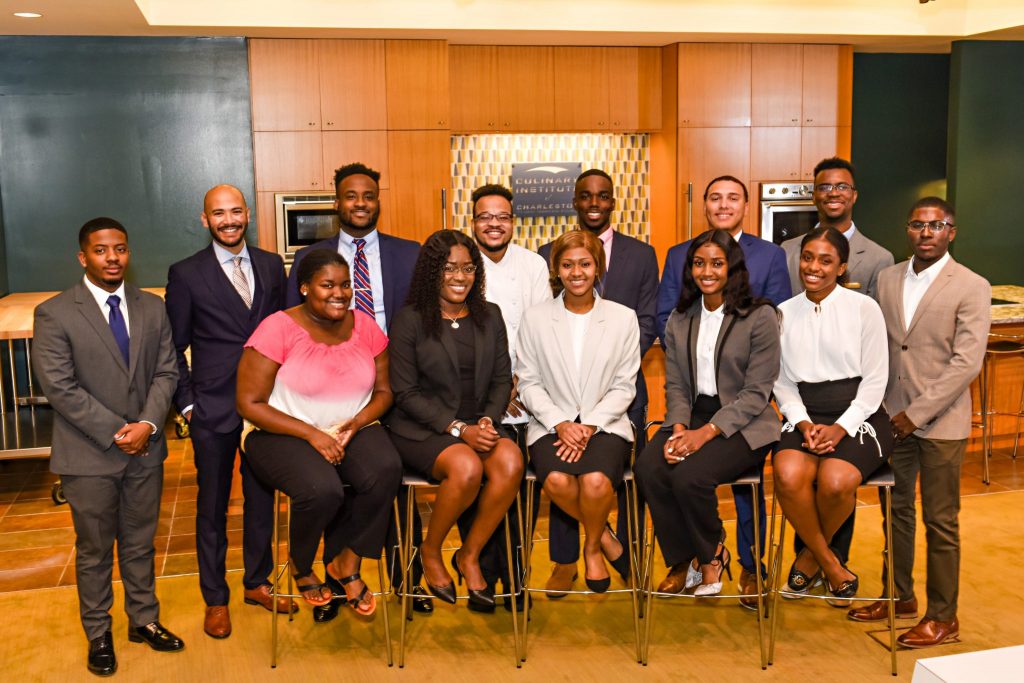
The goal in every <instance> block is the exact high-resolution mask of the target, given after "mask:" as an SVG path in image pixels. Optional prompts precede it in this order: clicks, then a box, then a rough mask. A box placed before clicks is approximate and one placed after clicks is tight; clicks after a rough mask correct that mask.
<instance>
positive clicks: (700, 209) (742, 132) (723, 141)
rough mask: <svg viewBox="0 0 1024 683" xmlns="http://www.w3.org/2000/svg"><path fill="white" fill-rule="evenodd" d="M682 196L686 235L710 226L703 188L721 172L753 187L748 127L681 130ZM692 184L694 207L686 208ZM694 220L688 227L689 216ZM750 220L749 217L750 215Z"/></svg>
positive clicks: (697, 232)
mask: <svg viewBox="0 0 1024 683" xmlns="http://www.w3.org/2000/svg"><path fill="white" fill-rule="evenodd" d="M678 168H679V175H678V179H679V186H680V187H679V196H680V198H681V200H682V206H681V213H680V216H681V217H682V220H681V222H682V227H683V230H682V232H683V237H684V238H687V239H688V238H689V237H693V236H695V235H699V234H700V233H701V232H703V231H704V230H706V229H707V221H706V220H705V219H704V188H705V187H706V186H707V184H708V182H710V181H711V179H712V178H715V177H717V176H720V175H731V176H736V177H737V178H739V179H740V180H742V181H743V182H744V183H746V184H747V186H748V187H749V186H750V129H749V128H740V127H736V128H686V129H682V130H680V131H679V165H678ZM688 183H692V185H693V194H692V197H691V198H690V203H691V207H689V208H688V207H687V196H686V192H687V184H688ZM691 211H692V216H693V222H692V224H690V225H689V230H687V222H688V220H689V219H688V215H690V213H691ZM747 220H748V221H749V220H750V218H749V217H748V219H747Z"/></svg>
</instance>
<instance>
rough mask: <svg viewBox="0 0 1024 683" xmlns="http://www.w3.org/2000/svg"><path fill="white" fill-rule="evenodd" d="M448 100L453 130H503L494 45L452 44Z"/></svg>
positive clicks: (500, 93)
mask: <svg viewBox="0 0 1024 683" xmlns="http://www.w3.org/2000/svg"><path fill="white" fill-rule="evenodd" d="M448 73H449V93H450V94H449V99H450V107H451V118H452V130H453V131H459V132H476V131H487V132H494V131H496V130H498V129H499V128H500V121H499V120H498V117H499V115H500V114H501V111H500V110H501V105H500V104H499V100H500V99H501V97H502V92H503V90H504V82H503V81H502V80H500V79H499V73H500V69H499V68H498V48H497V47H495V46H493V45H453V46H451V47H450V48H449V49H448Z"/></svg>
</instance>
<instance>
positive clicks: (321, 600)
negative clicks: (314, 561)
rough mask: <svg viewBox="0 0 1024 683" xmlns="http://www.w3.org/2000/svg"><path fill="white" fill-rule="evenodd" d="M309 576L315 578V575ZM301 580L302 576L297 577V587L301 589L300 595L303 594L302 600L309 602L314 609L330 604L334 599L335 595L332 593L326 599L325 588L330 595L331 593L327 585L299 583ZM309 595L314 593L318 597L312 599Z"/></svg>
mask: <svg viewBox="0 0 1024 683" xmlns="http://www.w3.org/2000/svg"><path fill="white" fill-rule="evenodd" d="M307 576H313V577H314V578H315V575H314V574H307ZM300 578H301V577H300V576H298V575H295V587H296V588H298V589H299V592H300V593H302V599H303V600H305V601H306V602H308V603H309V604H311V605H313V606H314V607H323V606H324V605H326V604H328V603H330V602H331V600H332V599H333V598H334V594H333V593H331V594H330V595H328V596H327V597H324V589H325V588H326V589H327V591H328V593H330V591H331V589H330V587H329V586H328V585H327V584H326V583H322V582H316V583H299V579H300ZM309 593H314V594H315V595H317V596H318V597H317V598H312V597H310V595H308V594H309Z"/></svg>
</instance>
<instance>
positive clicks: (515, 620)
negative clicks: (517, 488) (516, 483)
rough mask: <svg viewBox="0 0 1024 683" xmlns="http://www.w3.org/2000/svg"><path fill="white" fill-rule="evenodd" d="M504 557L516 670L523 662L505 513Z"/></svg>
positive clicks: (507, 519) (510, 543)
mask: <svg viewBox="0 0 1024 683" xmlns="http://www.w3.org/2000/svg"><path fill="white" fill-rule="evenodd" d="M518 502H519V496H518V495H517V496H516V503H517V504H518ZM505 557H506V558H508V581H509V589H508V592H509V595H510V596H511V597H510V599H511V600H512V638H513V641H514V647H513V650H514V652H515V661H516V668H517V669H519V668H522V666H523V660H522V658H521V657H520V652H519V613H518V612H516V569H515V564H516V563H515V562H514V561H513V560H512V525H511V524H509V513H508V512H506V513H505Z"/></svg>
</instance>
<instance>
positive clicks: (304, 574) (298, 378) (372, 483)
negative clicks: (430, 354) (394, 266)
mask: <svg viewBox="0 0 1024 683" xmlns="http://www.w3.org/2000/svg"><path fill="white" fill-rule="evenodd" d="M298 268H299V271H298V282H299V289H300V291H301V292H302V295H303V296H304V297H305V301H304V302H303V303H302V304H300V305H299V306H296V307H294V308H289V309H288V310H285V311H280V312H278V313H275V314H273V315H271V316H269V317H268V318H266V319H265V320H264V321H263V322H262V323H260V326H259V327H257V328H256V331H255V332H253V334H252V337H250V338H249V341H248V342H246V344H245V351H244V352H243V353H242V360H241V362H240V363H239V365H238V397H237V402H238V412H239V413H240V414H241V415H242V417H243V418H245V419H246V420H248V421H249V422H250V423H252V424H253V425H254V426H255V427H256V429H255V430H253V431H252V432H251V433H249V434H248V436H247V437H246V438H245V441H244V453H245V456H244V457H245V459H246V463H247V464H248V466H249V467H251V468H252V471H253V472H254V473H255V474H256V476H257V477H259V478H260V479H261V480H262V481H263V482H264V483H265V484H267V485H268V486H273V487H274V488H276V489H279V490H281V491H284V492H285V493H286V494H288V496H289V497H291V501H292V514H291V527H290V533H291V555H292V557H291V560H292V565H293V569H294V572H295V578H296V585H297V587H298V589H299V591H301V592H302V596H303V597H304V598H305V599H306V601H307V602H309V603H310V604H312V605H316V606H318V607H324V606H327V607H324V610H327V611H326V612H324V611H323V610H317V612H316V614H314V617H315V618H316V619H317V621H327V620H328V619H330V618H333V617H334V616H335V615H336V614H337V608H336V607H335V608H334V610H333V611H331V610H330V606H328V603H330V602H331V598H332V595H333V594H337V595H338V596H344V597H345V598H346V603H347V604H348V605H349V606H350V607H351V608H352V609H353V610H355V611H356V612H357V613H358V614H360V615H363V616H370V615H371V614H373V613H374V610H375V609H376V601H375V600H374V596H373V594H372V593H371V592H370V591H369V590H368V589H367V587H366V584H365V583H363V581H362V579H361V578H360V576H359V565H360V562H361V558H363V557H372V558H379V557H380V553H381V549H382V547H383V543H384V535H385V533H386V531H387V527H388V523H389V520H390V518H391V517H390V512H391V504H392V501H393V500H394V498H395V494H396V493H397V491H398V486H399V484H400V483H401V479H402V463H401V460H400V459H399V457H398V453H397V452H396V451H395V448H394V446H393V445H392V444H391V440H390V439H388V435H387V432H386V431H385V430H384V428H383V427H381V425H380V423H379V422H377V420H378V419H379V418H380V416H381V415H383V414H384V413H385V412H386V411H387V410H388V408H390V407H391V388H390V386H389V385H388V352H387V344H388V341H387V337H385V336H384V334H383V333H382V332H381V331H380V328H378V327H377V323H376V322H375V321H374V319H373V318H371V317H369V316H367V315H365V314H363V313H361V312H357V311H355V310H353V309H351V308H350V307H349V305H350V304H351V303H352V281H351V278H350V274H349V267H348V264H347V263H346V262H345V259H344V258H342V257H341V256H340V255H339V254H338V253H337V252H336V251H333V250H328V249H318V250H316V251H313V252H311V253H310V254H309V256H307V257H306V258H305V259H303V261H302V262H301V264H300V265H299V266H298ZM343 484H344V485H347V486H348V487H349V491H348V492H347V493H346V491H345V490H344V489H343V488H342V486H343ZM321 536H323V537H324V557H325V558H329V559H328V561H326V562H325V570H326V576H325V578H326V584H324V583H321V581H320V580H319V578H317V576H316V574H315V572H314V571H313V566H312V565H313V559H314V555H315V554H316V549H317V545H319V543H320V537H321ZM325 615H326V618H325Z"/></svg>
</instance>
